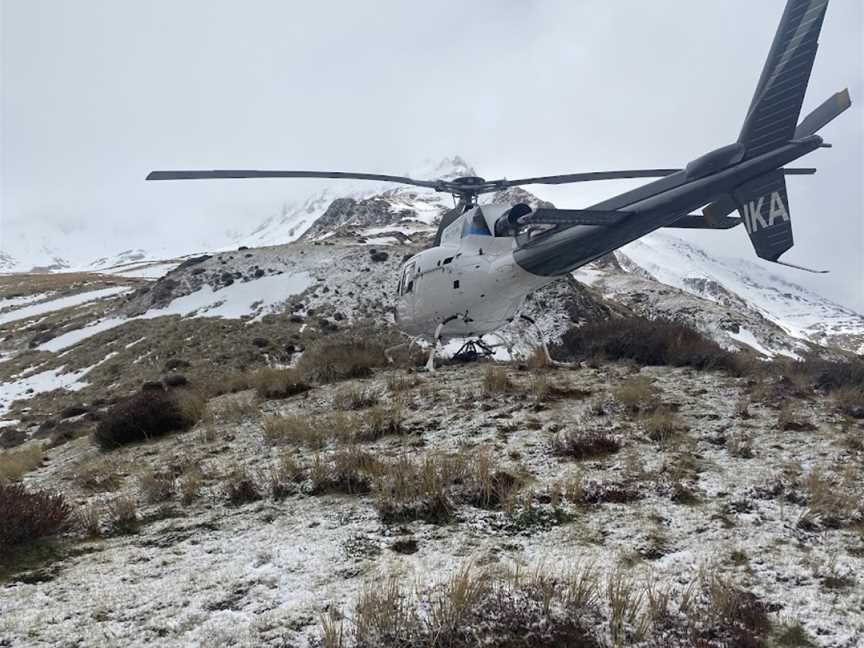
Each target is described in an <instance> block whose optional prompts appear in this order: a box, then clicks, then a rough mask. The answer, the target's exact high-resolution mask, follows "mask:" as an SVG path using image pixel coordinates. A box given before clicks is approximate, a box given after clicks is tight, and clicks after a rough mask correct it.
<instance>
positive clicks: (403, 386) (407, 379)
mask: <svg viewBox="0 0 864 648" xmlns="http://www.w3.org/2000/svg"><path fill="white" fill-rule="evenodd" d="M422 384H423V381H422V380H421V379H420V377H419V376H417V375H416V374H407V375H406V374H391V375H389V376H387V391H389V392H390V393H392V394H402V393H404V392H407V391H411V390H412V389H414V388H415V387H418V386H420V385H422Z"/></svg>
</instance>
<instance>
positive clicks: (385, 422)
mask: <svg viewBox="0 0 864 648" xmlns="http://www.w3.org/2000/svg"><path fill="white" fill-rule="evenodd" d="M403 421H404V415H403V411H402V407H401V406H400V405H399V404H398V403H396V404H393V405H391V406H390V407H381V406H378V407H373V408H372V409H370V410H368V411H367V412H366V413H365V414H364V416H363V421H362V423H363V425H362V426H361V427H360V428H359V429H358V430H357V431H356V432H355V435H354V436H355V440H357V441H361V442H371V441H376V440H377V439H380V438H381V437H383V436H386V435H388V434H394V435H399V434H402V423H403Z"/></svg>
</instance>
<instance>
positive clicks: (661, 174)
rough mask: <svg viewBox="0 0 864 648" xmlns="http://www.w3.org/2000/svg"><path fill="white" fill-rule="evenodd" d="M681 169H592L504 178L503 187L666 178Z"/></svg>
mask: <svg viewBox="0 0 864 648" xmlns="http://www.w3.org/2000/svg"><path fill="white" fill-rule="evenodd" d="M678 171H680V169H635V170H629V171H592V172H590V173H568V174H566V175H554V176H539V177H537V178H520V179H519V180H504V181H503V182H502V183H501V185H502V186H503V187H515V186H517V185H526V184H567V183H570V182H592V181H594V180H620V179H624V178H665V177H666V176H668V175H672V174H673V173H676V172H678Z"/></svg>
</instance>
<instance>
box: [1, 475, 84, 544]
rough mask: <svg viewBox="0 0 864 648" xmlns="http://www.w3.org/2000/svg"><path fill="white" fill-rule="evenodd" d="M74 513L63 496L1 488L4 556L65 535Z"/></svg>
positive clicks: (8, 486)
mask: <svg viewBox="0 0 864 648" xmlns="http://www.w3.org/2000/svg"><path fill="white" fill-rule="evenodd" d="M71 513H72V510H71V508H70V507H69V506H68V505H67V504H66V500H65V499H64V498H63V496H62V495H60V494H52V493H45V492H41V491H29V490H27V489H26V488H25V487H24V486H23V485H22V484H0V556H2V554H3V553H4V552H5V551H7V550H9V549H12V548H13V547H18V546H22V545H27V544H31V543H33V542H35V541H37V540H39V539H41V538H45V537H48V536H54V535H57V534H59V533H61V532H63V531H64V530H65V529H66V528H67V526H68V523H69V518H70V515H71Z"/></svg>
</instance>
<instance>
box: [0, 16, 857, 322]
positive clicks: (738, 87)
mask: <svg viewBox="0 0 864 648" xmlns="http://www.w3.org/2000/svg"><path fill="white" fill-rule="evenodd" d="M862 5H864V3H862V2H861V1H860V0H832V2H831V5H830V6H829V9H828V15H827V18H826V21H825V26H824V28H823V32H822V38H821V49H820V52H819V55H818V56H817V59H816V65H815V68H814V72H813V77H812V79H811V83H810V89H809V91H808V95H807V98H806V100H805V107H804V110H805V112H806V111H808V110H809V109H811V108H813V107H815V106H816V105H818V104H819V103H821V101H822V100H823V99H825V98H827V97H828V96H829V95H830V94H832V93H833V92H835V91H837V90H840V89H842V88H844V87H846V86H848V87H849V88H850V90H851V93H852V99H853V102H855V101H859V103H858V104H856V105H853V108H852V110H850V111H849V112H848V113H847V114H845V115H843V116H842V117H841V118H839V119H838V120H837V121H836V122H834V123H833V124H831V125H830V126H829V127H827V128H826V129H825V130H824V131H823V133H822V134H823V135H824V136H825V138H826V140H828V141H830V142H832V143H833V144H834V145H835V146H834V148H833V149H831V150H820V151H817V152H815V153H813V154H811V155H810V156H809V157H808V158H806V159H805V160H802V161H801V164H803V165H807V166H810V165H812V166H817V167H818V168H819V173H818V174H817V175H816V176H813V177H794V178H790V179H789V180H788V184H789V193H790V201H791V211H792V218H793V224H794V227H795V237H796V243H797V245H796V247H795V248H794V249H793V250H792V251H790V252H789V253H788V254H787V256H786V258H787V259H788V260H790V261H794V262H798V263H801V264H804V265H809V266H816V267H825V268H829V269H831V270H832V274H830V275H827V276H811V275H807V274H805V273H797V272H787V271H782V274H783V276H786V277H788V278H791V279H793V280H794V281H797V282H799V283H802V284H804V285H807V286H809V287H811V288H814V289H816V290H817V291H818V292H820V293H822V294H825V295H826V296H829V297H831V298H833V299H835V300H837V301H840V302H841V303H844V304H847V305H849V306H852V307H855V308H856V309H858V310H859V311H862V310H864V259H862V254H864V253H862V249H864V195H862V178H864V119H862V114H864V113H862V108H861V106H862V105H864V71H862V58H864V51H862V32H864V22H862V21H864V18H862ZM0 6H2V14H0V21H2V39H3V41H2V79H0V81H2V129H0V137H2V154H3V157H2V169H0V179H2V188H0V190H2V205H0V208H2V212H0V237H2V232H3V230H6V231H7V232H9V231H10V229H9V228H12V227H20V226H21V224H22V223H24V224H28V225H29V224H31V223H37V224H39V225H40V226H44V225H45V224H49V223H50V224H55V223H56V224H59V225H61V226H62V227H63V228H64V230H65V231H70V230H71V229H73V228H84V229H85V230H93V231H94V232H97V233H98V232H100V231H101V232H109V231H110V232H111V236H112V237H114V240H116V238H117V237H119V238H121V239H124V240H125V239H128V240H129V246H130V247H132V246H134V245H136V239H140V240H144V239H147V238H152V237H153V236H154V235H156V234H158V235H160V236H166V237H174V238H180V239H186V238H189V240H193V239H194V238H195V237H196V236H200V233H201V232H202V231H203V230H205V229H208V228H209V229H212V230H214V231H223V230H225V229H227V228H231V229H234V230H248V229H251V227H253V226H254V225H255V224H256V223H257V222H258V221H260V220H262V219H263V218H264V217H266V216H268V215H270V214H271V213H274V212H277V211H278V210H279V207H280V205H281V204H282V202H283V201H285V200H291V199H298V198H303V197H305V196H307V195H309V194H311V193H313V192H316V191H318V190H319V189H320V188H321V187H322V186H323V185H322V184H321V183H318V182H313V181H272V180H271V181H266V180H259V181H222V182H187V183H145V182H144V181H143V179H144V176H145V175H146V173H147V172H148V171H150V170H151V169H158V168H220V167H221V168H232V167H233V168H283V169H294V168H301V169H302V168H306V169H334V170H347V171H372V172H396V173H400V172H405V171H406V170H409V169H412V168H415V167H417V166H418V165H419V164H420V163H421V162H422V161H423V160H424V159H426V158H432V159H438V158H441V157H444V156H448V155H454V154H459V155H462V156H463V157H465V158H466V159H467V160H468V161H469V162H470V163H471V164H472V165H474V167H475V168H476V170H477V171H478V173H480V174H481V175H484V176H485V177H487V178H492V177H502V176H507V177H518V176H522V175H542V174H552V173H566V172H576V171H589V170H607V169H615V168H638V167H657V166H659V167H667V166H671V167H675V166H680V165H683V164H685V163H686V162H687V161H688V160H690V159H692V158H695V157H697V156H699V155H700V154H702V153H704V152H706V151H708V150H710V149H713V148H716V147H718V146H721V145H724V144H727V143H730V142H732V141H734V140H735V139H736V138H737V136H738V132H739V130H740V127H741V122H742V121H743V118H744V114H745V112H746V109H747V107H748V105H749V102H750V98H751V96H752V93H753V90H754V88H755V85H756V81H757V79H758V76H759V72H760V70H761V67H762V64H763V62H764V59H765V56H766V54H767V51H768V48H769V45H770V42H771V38H772V37H773V35H774V31H775V29H776V27H777V23H778V21H779V18H780V15H781V13H782V11H783V6H784V2H783V0H759V2H753V1H752V0H699V1H698V2H694V1H692V0H652V1H651V2H645V1H644V0H614V1H613V0H582V1H579V0H560V1H559V0H535V1H522V2H517V1H504V0H487V1H478V0H475V1H473V2H464V1H462V0H453V1H450V0H437V1H432V0H430V1H427V2H422V3H421V2H403V1H395V0H393V1H389V0H376V1H375V2H354V1H348V0H345V1H341V2H326V1H320V0H319V1H316V2H299V1H288V0H250V1H247V2H236V1H233V0H183V1H182V2H180V1H178V0H148V1H146V2H144V1H140V0H76V1H75V2H72V1H65V0H0ZM629 186H632V185H630V184H625V183H608V182H607V183H594V184H591V185H578V186H571V187H567V188H553V189H548V188H542V189H541V188H535V190H536V193H538V194H539V195H541V196H542V197H545V198H548V199H551V200H553V201H554V202H555V203H556V204H557V205H558V206H562V207H563V206H569V207H580V206H585V205H588V204H591V203H593V202H596V201H599V200H600V199H602V198H604V197H606V196H608V195H610V194H613V193H617V192H618V191H620V190H623V189H625V188H627V187H629ZM334 189H337V190H338V187H337V186H335V185H334ZM739 230H740V231H739ZM690 237H691V238H694V239H695V240H697V241H698V242H699V243H700V244H701V245H703V246H705V247H706V248H707V249H708V250H709V251H710V252H713V253H717V254H726V255H735V256H744V257H748V258H749V257H751V256H752V257H753V258H755V255H753V253H752V250H751V248H750V244H749V242H748V241H747V239H746V233H745V232H744V231H743V230H741V228H736V230H734V231H732V232H725V233H722V234H719V233H698V234H695V235H691V236H690ZM0 244H2V238H0ZM106 251H113V250H106Z"/></svg>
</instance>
